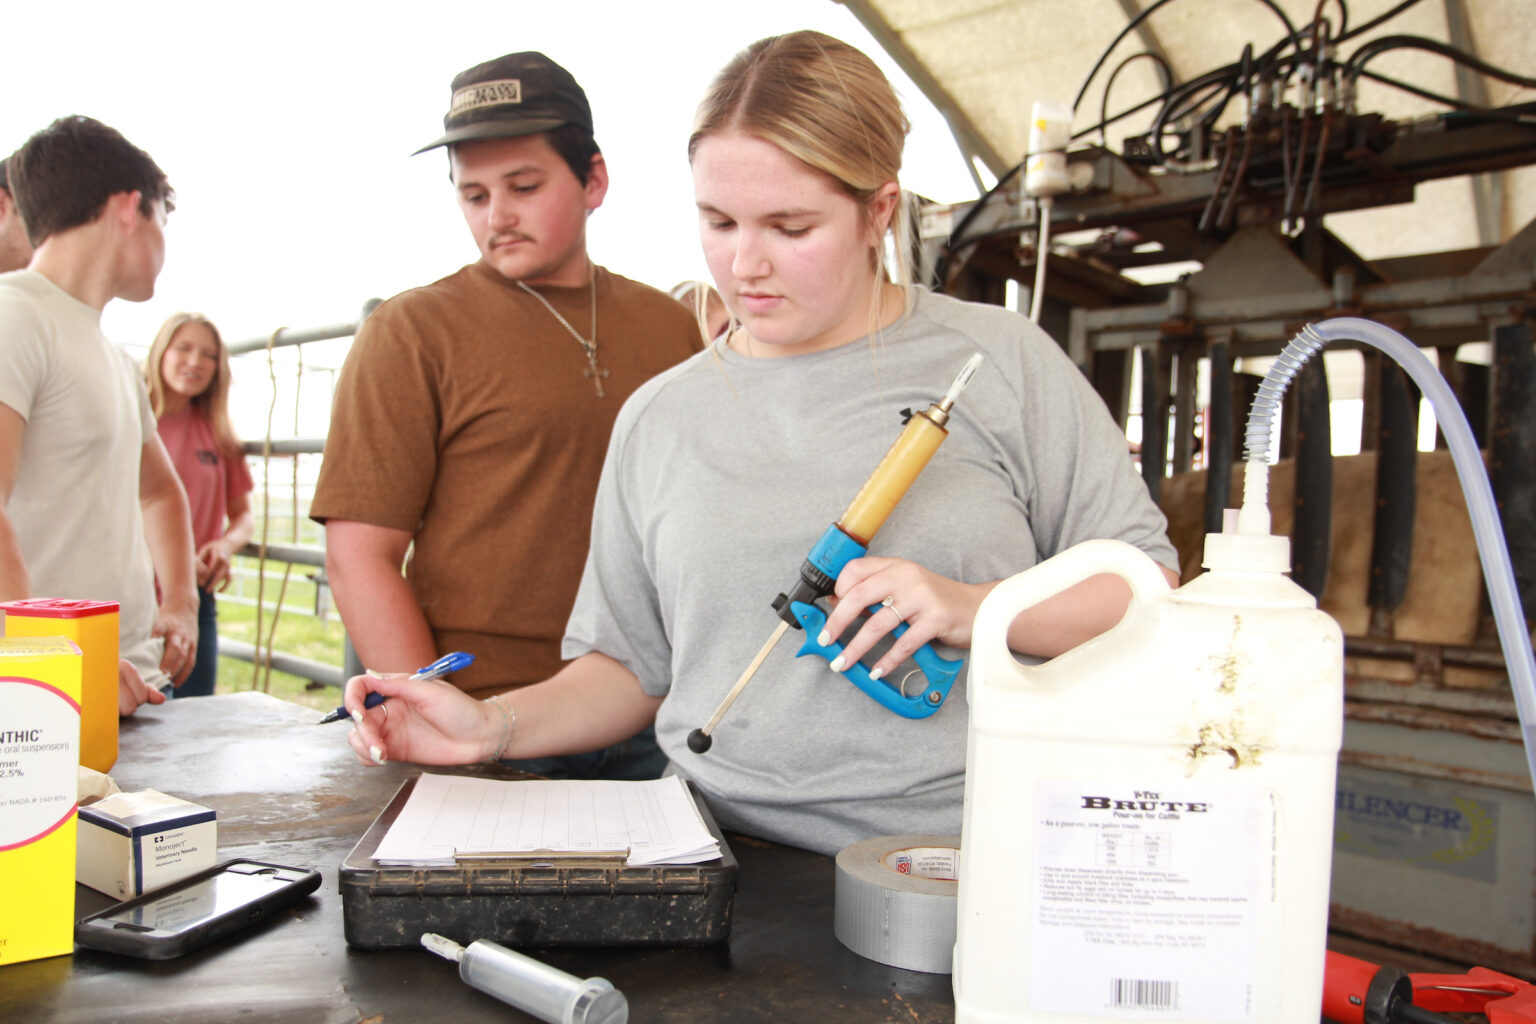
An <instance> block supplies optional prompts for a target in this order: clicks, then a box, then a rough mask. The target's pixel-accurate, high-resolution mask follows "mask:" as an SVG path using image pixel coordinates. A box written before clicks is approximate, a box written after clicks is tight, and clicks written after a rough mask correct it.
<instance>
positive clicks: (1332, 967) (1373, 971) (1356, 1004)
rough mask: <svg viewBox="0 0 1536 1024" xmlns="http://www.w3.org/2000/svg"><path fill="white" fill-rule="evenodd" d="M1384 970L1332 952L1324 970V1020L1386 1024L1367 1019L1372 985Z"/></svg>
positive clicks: (1377, 1020)
mask: <svg viewBox="0 0 1536 1024" xmlns="http://www.w3.org/2000/svg"><path fill="white" fill-rule="evenodd" d="M1381 970H1382V968H1380V967H1378V966H1377V965H1376V964H1372V963H1366V962H1365V961H1364V960H1357V959H1355V958H1354V957H1352V956H1345V955H1344V954H1343V953H1335V952H1333V951H1332V950H1329V951H1328V959H1327V962H1326V963H1325V964H1324V966H1323V1016H1324V1017H1326V1018H1328V1019H1329V1020H1331V1021H1336V1022H1337V1024H1383V1022H1382V1021H1380V1020H1379V1019H1378V1018H1374V1017H1373V1018H1370V1019H1368V1018H1367V1017H1366V1015H1365V1014H1366V1005H1367V997H1368V996H1370V995H1371V983H1372V981H1374V980H1375V978H1376V975H1377V974H1379V973H1381ZM1374 1006H1375V1003H1374V1001H1373V1002H1372V1007H1373V1009H1374Z"/></svg>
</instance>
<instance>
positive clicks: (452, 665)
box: [317, 651, 475, 725]
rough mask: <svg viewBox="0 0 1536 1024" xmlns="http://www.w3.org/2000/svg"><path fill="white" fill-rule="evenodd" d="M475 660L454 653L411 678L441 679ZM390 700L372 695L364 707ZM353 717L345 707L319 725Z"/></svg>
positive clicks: (338, 709)
mask: <svg viewBox="0 0 1536 1024" xmlns="http://www.w3.org/2000/svg"><path fill="white" fill-rule="evenodd" d="M474 660H475V656H474V655H473V654H466V653H465V652H463V651H454V652H453V653H452V654H445V655H443V656H442V657H441V658H438V659H437V660H436V661H434V662H433V663H432V664H430V665H428V666H427V667H426V668H419V669H417V670H416V671H415V672H413V673H411V678H412V679H441V678H442V677H443V676H446V675H447V674H448V673H450V672H457V671H458V670H459V669H461V668H468V667H469V665H470V663H471V662H473V661H474ZM388 699H389V698H388V697H386V696H384V695H383V694H382V693H370V694H369V695H368V697H367V699H365V700H364V701H363V707H365V708H376V707H378V706H379V705H380V704H383V703H384V702H385V701H386V700H388ZM351 717H352V712H350V711H348V710H347V709H346V706H345V705H343V706H341V707H339V708H337V709H336V710H335V711H332V712H331V713H330V714H328V715H326V716H325V717H324V718H322V719H320V721H319V722H318V723H317V724H319V725H325V724H326V723H327V722H339V721H341V720H342V719H343V718H351Z"/></svg>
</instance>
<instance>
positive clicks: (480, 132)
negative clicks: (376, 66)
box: [411, 50, 592, 156]
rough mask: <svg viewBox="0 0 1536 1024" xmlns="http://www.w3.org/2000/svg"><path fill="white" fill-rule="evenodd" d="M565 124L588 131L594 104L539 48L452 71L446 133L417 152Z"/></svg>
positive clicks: (526, 132) (522, 133)
mask: <svg viewBox="0 0 1536 1024" xmlns="http://www.w3.org/2000/svg"><path fill="white" fill-rule="evenodd" d="M563 124H573V125H575V126H577V127H578V128H582V129H585V130H586V132H587V133H588V134H589V135H590V134H591V133H592V108H591V106H590V105H588V103H587V94H586V93H585V92H583V91H582V89H581V86H580V85H578V84H576V79H575V78H573V77H571V73H570V72H569V71H567V70H565V68H563V67H561V66H560V65H559V64H556V63H555V62H554V61H552V60H550V59H549V58H548V57H546V56H544V55H543V54H542V53H537V52H534V51H531V50H530V51H528V52H526V53H509V54H507V55H506V56H505V57H497V58H496V59H495V60H488V61H486V62H485V63H484V64H477V65H475V66H474V67H472V68H470V69H469V70H468V71H460V72H459V73H458V74H457V75H455V76H454V78H453V100H452V102H451V103H450V104H449V107H448V113H447V114H446V115H444V117H443V129H444V131H445V133H446V134H444V135H443V137H442V138H440V139H438V140H437V141H436V142H432V143H428V144H427V145H425V146H422V147H421V148H420V149H418V150H417V151H416V153H425V152H426V151H427V150H429V149H436V148H437V147H439V146H451V145H453V144H454V143H455V142H469V141H471V140H473V139H505V138H511V137H513V136H517V135H535V134H537V133H539V132H547V131H549V130H550V129H552V128H558V127H560V126H561V125H563ZM411 155H412V156H415V155H416V154H415V153H413V154H411Z"/></svg>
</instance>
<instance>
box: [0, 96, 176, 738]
mask: <svg viewBox="0 0 1536 1024" xmlns="http://www.w3.org/2000/svg"><path fill="white" fill-rule="evenodd" d="M6 169H7V172H8V175H9V178H10V191H11V194H12V196H14V198H15V200H16V204H17V206H18V208H19V209H20V212H21V216H22V219H23V221H24V222H25V223H26V228H27V234H28V237H29V238H30V241H31V243H32V245H33V246H35V247H36V251H35V252H34V254H33V256H32V260H31V262H30V263H29V264H28V267H27V269H25V270H17V271H14V272H12V273H8V274H0V601H11V600H18V599H20V598H26V597H34V596H36V597H60V598H82V599H91V600H105V601H117V602H118V603H119V605H120V606H121V607H120V613H119V614H120V621H119V627H120V628H119V636H120V643H121V648H120V653H121V658H122V660H121V661H120V663H119V673H118V683H119V686H118V712H119V714H124V715H129V714H132V713H133V712H134V711H135V710H137V709H138V708H139V706H140V705H141V704H144V703H145V702H148V703H152V704H158V703H160V702H161V701H162V700H164V699H165V698H164V696H163V695H162V694H161V692H160V687H161V686H162V685H164V684H166V683H179V682H180V681H181V680H182V679H184V678H186V675H187V673H188V672H189V671H190V670H191V668H192V663H193V658H194V656H195V654H196V646H197V591H196V588H195V582H194V581H195V580H196V578H197V574H196V562H195V558H194V553H193V545H192V528H191V519H190V515H189V513H188V511H187V499H186V494H185V492H184V491H183V490H182V487H181V482H180V481H179V480H178V479H177V477H176V471H175V469H174V468H173V467H172V465H171V461H170V459H169V457H168V456H167V455H166V453H165V448H164V446H163V445H161V443H160V438H159V435H158V434H157V433H156V431H155V419H154V416H153V414H152V413H151V412H150V409H149V402H148V398H147V396H146V395H145V393H144V387H143V384H142V382H141V381H140V378H139V376H138V373H137V371H136V368H135V366H134V364H133V362H132V360H130V359H129V357H128V355H127V353H125V352H123V350H122V349H120V348H118V347H117V346H116V345H114V344H112V342H110V341H109V340H107V337H106V336H105V335H104V334H103V333H102V331H101V311H102V309H103V308H104V307H105V306H106V304H107V303H108V302H110V301H111V300H113V299H115V298H122V299H127V300H128V301H130V302H143V301H144V300H146V299H148V298H150V297H151V296H152V295H153V294H154V291H155V278H156V277H157V276H158V275H159V273H160V267H161V265H162V264H163V263H164V261H165V235H164V233H163V228H164V224H165V217H166V213H167V212H168V211H169V210H170V208H171V205H172V197H173V193H172V191H171V188H170V185H169V183H168V182H167V181H166V178H165V174H164V173H163V172H162V171H161V170H160V168H159V167H158V166H156V165H155V162H154V161H153V160H152V159H151V158H150V157H149V154H147V153H145V152H143V151H142V150H140V149H138V148H137V147H135V146H134V145H133V144H132V143H130V142H129V141H128V140H127V139H125V138H123V137H122V135H120V134H118V133H117V132H116V131H114V130H113V129H111V128H108V127H107V126H106V125H104V124H102V123H100V122H99V121H95V120H92V119H90V118H86V117H67V118H60V119H59V120H58V121H55V122H54V123H53V124H52V125H50V126H49V127H47V128H45V129H43V130H42V131H40V132H38V133H37V134H36V135H33V136H32V138H30V139H28V140H27V143H26V144H25V145H24V146H22V147H21V149H19V150H17V151H16V153H15V154H13V155H12V156H11V157H9V158H8V159H7V161H6ZM157 576H158V578H159V584H160V594H161V596H160V600H159V603H158V605H157V603H156V595H155V580H156V577H157Z"/></svg>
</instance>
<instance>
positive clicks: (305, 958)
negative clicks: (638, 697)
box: [0, 693, 954, 1024]
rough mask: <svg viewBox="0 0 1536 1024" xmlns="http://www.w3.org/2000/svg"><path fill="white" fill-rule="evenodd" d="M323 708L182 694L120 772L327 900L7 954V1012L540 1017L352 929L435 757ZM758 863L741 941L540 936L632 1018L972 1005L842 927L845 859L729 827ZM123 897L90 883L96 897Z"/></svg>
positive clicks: (37, 1017)
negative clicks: (192, 808) (353, 736)
mask: <svg viewBox="0 0 1536 1024" xmlns="http://www.w3.org/2000/svg"><path fill="white" fill-rule="evenodd" d="M318 717H319V716H318V714H317V712H315V711H314V710H312V709H309V708H303V707H299V706H298V705H295V704H290V703H287V702H285V701H281V700H277V699H275V698H272V697H268V696H266V695H264V694H260V693H238V694H228V695H221V696H216V697H202V698H196V699H189V700H174V701H169V702H167V703H166V704H164V705H161V706H158V707H145V708H142V709H140V711H139V713H138V714H137V715H135V716H134V717H132V718H129V719H125V720H124V721H123V723H122V731H121V739H120V747H121V753H120V756H119V759H118V763H117V766H116V767H115V768H114V769H113V771H112V776H113V778H114V779H115V780H116V781H117V783H118V785H119V786H121V787H122V788H123V789H125V790H137V789H158V790H161V791H162V792H165V793H169V794H172V795H174V796H179V797H182V798H184V799H187V800H192V801H194V802H196V803H200V804H203V805H204V806H207V807H210V808H213V809H214V810H215V811H216V812H217V813H218V822H219V859H220V860H228V859H230V858H232V857H252V858H257V859H261V860H267V861H275V862H277V863H282V864H292V865H295V866H304V867H313V868H316V869H318V870H319V871H320V872H321V873H322V874H323V875H324V877H325V880H324V882H323V883H322V884H321V887H320V890H319V891H318V892H317V893H316V894H315V896H314V897H311V898H310V899H309V900H308V901H306V902H304V903H300V904H298V905H297V906H296V907H293V908H290V909H288V910H285V911H282V912H280V913H278V914H276V915H274V916H273V918H272V919H271V920H270V921H268V922H266V923H264V924H262V925H258V926H256V927H255V928H253V929H248V930H245V931H242V932H239V933H236V934H235V935H233V936H231V937H229V938H226V939H224V940H222V941H220V942H217V943H215V944H214V945H212V946H209V947H206V948H204V949H201V950H198V951H196V952H193V953H190V954H188V955H186V956H184V957H181V958H178V959H175V960H166V961H149V960H137V959H134V958H131V957H121V956H116V955H113V954H110V953H100V952H96V951H94V950H87V949H81V950H78V951H77V952H76V953H75V954H74V955H73V956H60V957H53V958H50V959H46V960H35V961H31V962H28V963H21V964H12V965H9V966H6V967H0V1020H6V1021H18V1022H20V1021H26V1022H34V1021H35V1022H43V1021H56V1022H64V1021H70V1022H81V1024H100V1022H109V1021H139V1020H143V1021H156V1022H159V1021H220V1020H240V1021H253V1022H254V1021H303V1022H310V1021H314V1022H324V1024H357V1022H365V1024H387V1022H392V1021H402V1022H403V1021H426V1020H453V1021H456V1022H457V1021H465V1022H474V1021H499V1022H508V1021H529V1020H532V1019H533V1018H531V1017H528V1016H526V1015H525V1014H522V1013H520V1012H519V1011H517V1010H514V1009H513V1008H511V1007H509V1006H507V1005H505V1004H503V1003H501V1002H498V1001H496V1000H495V999H492V998H491V997H490V996H487V995H485V994H483V993H481V992H478V991H476V990H474V989H471V988H469V987H468V986H467V985H465V984H463V983H462V982H461V981H459V978H458V973H457V969H456V967H455V966H454V965H453V964H452V963H450V962H448V961H446V960H443V959H440V958H438V957H436V956H433V955H432V954H431V953H428V952H426V951H425V950H420V951H418V950H385V951H365V950H353V949H351V948H349V947H348V946H347V944H346V941H345V939H344V938H343V937H342V905H341V895H340V893H339V891H338V882H337V869H338V867H339V866H340V864H341V862H342V860H343V859H344V858H345V857H346V855H347V853H348V851H350V850H351V848H352V845H353V844H354V843H355V842H356V841H357V839H358V838H359V837H360V836H361V835H362V834H363V833H364V832H365V831H366V830H367V828H368V825H369V823H370V822H372V820H373V819H374V817H375V816H376V815H377V814H378V812H379V811H380V810H382V809H383V807H384V806H385V805H386V804H387V803H388V802H389V799H390V797H391V796H392V795H393V794H394V792H395V791H396V790H397V789H398V788H399V786H400V784H401V783H402V782H403V781H404V780H405V779H406V778H408V777H409V776H411V775H412V774H414V773H416V772H417V771H419V770H420V769H419V768H417V767H415V766H411V765H401V764H390V765H386V766H384V767H381V768H371V769H370V768H365V767H363V766H362V765H359V764H358V763H357V761H356V760H355V758H354V757H353V755H352V751H351V748H349V747H348V746H347V744H346V742H345V740H344V737H343V736H342V735H341V734H342V732H343V731H344V730H345V729H346V728H347V727H346V726H345V725H340V724H338V725H335V726H328V727H326V728H323V729H322V728H316V727H315V724H314V723H315V721H316V719H317V718H318ZM728 840H729V842H730V844H731V849H732V850H733V851H734V852H735V854H736V858H737V860H738V862H739V864H740V869H739V873H738V876H737V884H738V890H737V893H736V899H735V906H734V909H733V913H732V932H731V937H730V939H729V941H727V942H726V943H724V944H721V945H719V946H707V947H673V948H648V949H550V950H525V951H524V952H531V953H533V954H534V955H536V956H538V957H540V958H541V959H543V960H545V961H546V962H548V963H551V964H553V965H555V966H557V967H560V968H562V969H564V970H567V971H570V972H571V973H573V974H576V975H579V976H582V977H586V976H590V975H599V976H601V977H605V978H607V979H608V980H610V981H612V982H613V983H614V985H616V986H617V987H618V988H619V989H620V990H621V991H623V992H624V994H625V995H626V996H627V997H628V999H629V1004H630V1020H632V1021H635V1022H637V1024H647V1022H651V1021H658V1022H667V1021H690V1022H695V1021H697V1022H702V1021H731V1022H738V1021H739V1022H747V1024H750V1022H755V1021H813V1020H826V1019H831V1018H833V1017H834V1016H835V1017H836V1018H837V1019H838V1020H840V1021H849V1022H858V1021H872V1022H873V1021H882V1022H884V1021H902V1022H910V1021H924V1022H938V1024H943V1022H948V1021H953V1020H954V1003H953V997H952V994H951V991H950V978H949V975H947V974H945V975H930V974H921V973H917V972H913V971H904V970H900V969H897V968H892V967H886V966H885V965H883V964H878V963H874V962H872V961H869V960H865V959H863V958H862V957H859V956H857V955H856V954H854V953H851V952H849V951H848V950H847V949H845V948H844V947H843V946H842V945H841V944H839V943H838V941H837V940H836V938H834V936H833V934H832V914H833V883H834V868H833V863H832V859H831V858H829V857H824V856H821V855H819V854H814V853H808V852H806V851H804V850H796V849H792V848H789V847H784V846H778V845H776V844H773V843H765V842H761V841H758V840H753V839H749V838H746V837H743V836H738V835H731V836H728ZM110 902H111V901H110V900H109V899H108V898H107V897H105V896H102V895H100V894H98V893H95V892H94V891H92V890H90V889H86V888H84V887H78V889H77V896H76V904H77V905H76V909H77V912H78V914H80V915H83V914H85V913H89V912H92V911H95V910H98V909H101V908H103V907H105V906H107V905H108V904H110Z"/></svg>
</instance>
